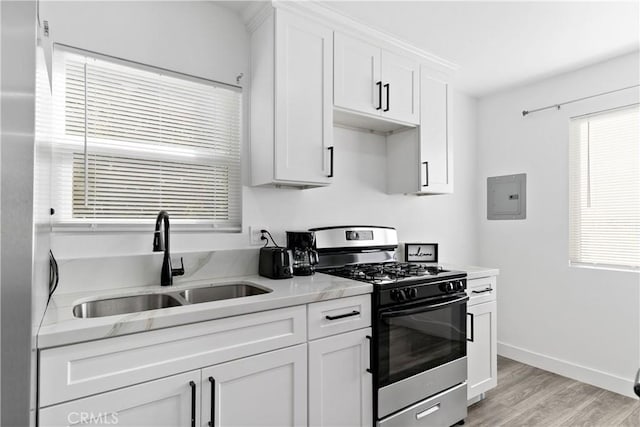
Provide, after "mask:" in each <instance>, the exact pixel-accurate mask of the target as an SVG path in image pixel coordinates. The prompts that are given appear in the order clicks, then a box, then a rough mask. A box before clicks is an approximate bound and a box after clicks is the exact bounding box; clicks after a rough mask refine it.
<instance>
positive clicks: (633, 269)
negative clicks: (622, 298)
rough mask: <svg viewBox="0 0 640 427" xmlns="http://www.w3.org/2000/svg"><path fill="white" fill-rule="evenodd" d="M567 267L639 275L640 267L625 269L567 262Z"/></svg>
mask: <svg viewBox="0 0 640 427" xmlns="http://www.w3.org/2000/svg"><path fill="white" fill-rule="evenodd" d="M569 267H574V268H586V269H591V270H607V271H620V272H623V273H640V267H626V266H621V265H609V264H589V263H582V262H571V261H570V262H569Z"/></svg>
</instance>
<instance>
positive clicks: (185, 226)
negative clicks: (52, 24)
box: [51, 43, 244, 233]
mask: <svg viewBox="0 0 640 427" xmlns="http://www.w3.org/2000/svg"><path fill="white" fill-rule="evenodd" d="M53 49H54V52H53V55H52V61H53V64H52V75H53V78H54V79H55V78H56V76H57V73H56V66H59V65H60V64H57V63H56V62H57V61H60V59H58V57H59V55H64V54H65V53H68V54H73V55H79V56H84V57H88V58H92V59H97V60H100V61H105V62H109V63H112V64H116V65H118V66H124V67H128V68H132V69H136V70H140V71H146V72H151V73H153V74H157V75H160V76H168V77H172V78H177V79H180V80H183V81H188V82H193V83H198V84H206V85H209V86H212V87H215V88H223V89H227V90H232V91H234V92H237V93H239V94H240V95H239V96H240V105H239V108H238V109H239V111H238V129H239V133H238V141H237V147H236V150H237V169H236V170H235V175H234V179H235V184H230V185H229V187H228V194H230V195H233V197H235V199H237V202H236V203H235V205H234V207H235V212H237V215H236V217H234V219H233V220H230V221H229V222H225V223H221V222H220V221H216V220H215V219H206V220H202V219H182V218H171V226H172V230H173V231H194V232H197V231H216V232H225V233H240V232H242V218H243V189H242V179H243V178H242V177H243V172H242V169H243V161H242V151H243V140H244V117H243V115H244V113H243V112H244V105H243V104H244V99H243V95H242V93H243V90H242V87H241V86H238V85H232V84H227V83H222V82H219V81H215V80H211V79H207V78H202V77H197V76H194V75H191V74H186V73H182V72H178V71H173V70H168V69H166V68H162V67H156V66H152V65H147V64H144V63H141V62H137V61H130V60H126V59H122V58H118V57H114V56H110V55H106V54H101V53H97V52H94V51H90V50H86V49H79V48H76V47H72V46H69V45H65V44H60V43H55V44H54V45H53ZM61 64H62V65H63V64H64V61H61ZM58 75H59V74H58ZM62 75H64V72H63V74H62ZM56 95H58V96H62V97H64V96H65V93H64V92H63V93H61V94H59V93H56V84H55V82H54V83H53V85H52V98H53V105H54V107H53V110H54V111H56V109H57V108H58V104H57V102H58V103H60V102H62V103H64V99H63V100H59V99H58V100H57V99H56ZM58 118H59V117H58ZM55 119H57V118H56V117H55V113H54V120H55ZM60 126H62V128H63V129H64V123H62V124H61V125H60ZM61 137H65V138H69V139H73V137H72V136H65V135H64V130H63V132H62V133H61V132H60V131H59V127H58V128H56V127H55V126H54V127H53V129H52V160H51V161H52V165H53V167H52V182H53V181H54V174H55V172H54V169H55V165H56V163H55V162H56V156H57V154H56V152H58V153H60V152H66V153H67V155H70V157H71V162H73V152H72V150H71V149H69V147H70V146H71V145H73V143H69V144H68V147H66V148H60V146H61V145H64V142H62V143H61V141H60V140H61ZM147 149H148V148H147ZM143 150H144V148H143ZM115 151H118V150H114V152H115ZM132 151H137V150H135V149H134V150H132ZM167 151H171V148H169V149H167ZM94 154H95V153H94ZM117 155H120V156H126V150H121V151H119V154H117ZM150 157H156V159H157V160H160V159H161V158H163V156H162V155H156V156H150ZM132 158H135V156H132ZM140 158H141V159H147V160H149V158H147V157H144V156H142V157H140ZM164 158H165V160H169V156H168V155H166V156H165V157H164ZM194 164H197V162H194ZM70 170H71V174H73V167H70ZM71 181H73V177H71ZM65 191H66V190H65ZM69 191H71V196H72V197H73V190H69ZM51 199H52V206H53V207H54V208H55V205H54V204H55V203H58V201H59V200H61V199H62V198H58V199H57V200H56V198H55V197H53V195H52V198H51ZM229 206H231V205H229ZM71 212H73V207H72V208H71ZM169 214H171V211H170V210H169ZM52 215H54V216H53V217H52V221H51V230H52V231H54V232H83V231H105V232H129V231H132V232H134V231H148V229H149V225H150V224H153V223H154V220H155V218H122V219H104V218H102V219H100V218H87V219H74V218H72V217H69V218H63V219H61V220H56V219H55V214H52Z"/></svg>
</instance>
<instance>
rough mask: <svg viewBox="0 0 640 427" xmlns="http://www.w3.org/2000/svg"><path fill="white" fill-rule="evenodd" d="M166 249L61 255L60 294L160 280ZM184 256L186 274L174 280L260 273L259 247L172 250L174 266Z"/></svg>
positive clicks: (176, 282) (153, 284)
mask: <svg viewBox="0 0 640 427" xmlns="http://www.w3.org/2000/svg"><path fill="white" fill-rule="evenodd" d="M162 256H163V254H162V252H156V253H149V254H142V255H128V256H108V257H95V258H73V259H72V258H69V259H59V260H58V266H59V273H60V283H59V286H58V289H57V290H56V293H57V294H62V293H72V292H78V291H87V290H105V289H118V288H129V287H137V286H157V285H159V284H160V269H161V267H162ZM181 257H182V258H183V260H184V270H185V274H184V276H176V277H174V279H173V280H174V284H175V285H179V284H180V283H183V282H188V281H193V280H204V279H219V278H224V277H237V276H246V275H252V274H257V272H258V249H257V248H256V249H253V248H251V249H233V250H222V251H202V252H184V253H174V254H171V260H172V263H173V267H175V268H177V267H179V266H180V258H181Z"/></svg>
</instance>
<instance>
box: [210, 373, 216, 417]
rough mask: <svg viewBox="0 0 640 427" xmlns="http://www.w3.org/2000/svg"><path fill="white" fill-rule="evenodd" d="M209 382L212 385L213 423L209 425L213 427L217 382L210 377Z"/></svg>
mask: <svg viewBox="0 0 640 427" xmlns="http://www.w3.org/2000/svg"><path fill="white" fill-rule="evenodd" d="M209 382H210V383H211V414H210V417H211V421H209V425H210V426H211V427H213V420H214V419H215V416H216V380H215V379H214V378H213V377H209Z"/></svg>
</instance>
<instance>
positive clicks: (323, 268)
mask: <svg viewBox="0 0 640 427" xmlns="http://www.w3.org/2000/svg"><path fill="white" fill-rule="evenodd" d="M311 231H314V232H315V235H316V249H317V251H318V254H319V264H318V266H317V270H318V271H320V272H322V273H326V274H332V275H335V276H341V277H347V278H351V279H354V280H360V281H363V282H368V283H371V284H372V285H373V287H374V291H373V294H372V308H373V310H372V313H373V319H372V325H373V337H372V340H371V344H372V348H371V355H372V356H371V358H372V360H371V366H372V374H373V390H374V396H373V410H374V417H373V419H374V420H376V424H377V425H379V426H384V427H387V426H429V427H434V426H451V425H453V424H456V423H458V422H462V421H463V420H464V418H465V417H466V416H467V383H466V380H467V343H466V341H467V323H466V318H467V312H466V311H467V310H466V303H467V300H468V299H469V298H468V297H467V296H466V293H465V289H466V273H464V272H460V271H449V270H443V269H442V268H439V267H437V266H426V265H421V264H413V263H402V262H398V261H397V260H396V250H397V248H398V237H397V233H396V230H395V229H393V228H390V227H376V226H341V227H324V228H315V229H312V230H311Z"/></svg>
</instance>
